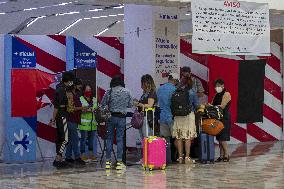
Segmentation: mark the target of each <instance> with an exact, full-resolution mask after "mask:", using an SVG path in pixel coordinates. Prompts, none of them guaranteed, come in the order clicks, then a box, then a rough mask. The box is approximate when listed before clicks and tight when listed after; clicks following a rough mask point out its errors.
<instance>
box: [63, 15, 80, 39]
mask: <svg viewBox="0 0 284 189" xmlns="http://www.w3.org/2000/svg"><path fill="white" fill-rule="evenodd" d="M81 20H82V19H81V18H80V19H78V20H76V21H75V22H73V23H72V24H70V25H69V26H67V27H66V28H64V29H63V30H62V31H61V32H59V33H58V35H61V34H63V33H64V32H66V31H67V30H68V29H70V28H71V27H73V26H74V25H75V24H77V23H78V22H80V21H81Z"/></svg>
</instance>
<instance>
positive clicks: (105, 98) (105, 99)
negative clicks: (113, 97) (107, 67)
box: [101, 90, 109, 108]
mask: <svg viewBox="0 0 284 189" xmlns="http://www.w3.org/2000/svg"><path fill="white" fill-rule="evenodd" d="M108 93H109V90H108V91H107V92H106V93H105V94H104V96H103V99H102V102H101V105H102V108H105V107H106V106H107V102H108V100H109V94H108Z"/></svg>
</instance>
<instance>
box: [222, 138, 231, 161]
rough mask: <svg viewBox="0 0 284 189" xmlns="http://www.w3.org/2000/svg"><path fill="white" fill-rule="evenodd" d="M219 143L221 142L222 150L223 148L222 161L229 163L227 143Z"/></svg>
mask: <svg viewBox="0 0 284 189" xmlns="http://www.w3.org/2000/svg"><path fill="white" fill-rule="evenodd" d="M220 142H221V145H222V148H223V153H224V156H223V157H224V158H223V160H224V161H229V150H228V143H227V141H220Z"/></svg>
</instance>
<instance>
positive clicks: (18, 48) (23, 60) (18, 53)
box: [12, 37, 36, 68]
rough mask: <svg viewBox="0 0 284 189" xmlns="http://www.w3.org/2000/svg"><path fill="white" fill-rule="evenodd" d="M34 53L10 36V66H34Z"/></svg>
mask: <svg viewBox="0 0 284 189" xmlns="http://www.w3.org/2000/svg"><path fill="white" fill-rule="evenodd" d="M35 67H36V53H35V52H34V51H33V50H31V49H30V48H29V47H27V46H25V45H24V44H22V43H21V42H20V41H19V40H17V39H16V38H15V37H12V68H35Z"/></svg>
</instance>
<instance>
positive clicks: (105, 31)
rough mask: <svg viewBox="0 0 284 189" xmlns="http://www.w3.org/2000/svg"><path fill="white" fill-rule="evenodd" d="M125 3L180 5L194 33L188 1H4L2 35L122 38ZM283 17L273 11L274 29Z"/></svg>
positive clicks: (185, 28)
mask: <svg viewBox="0 0 284 189" xmlns="http://www.w3.org/2000/svg"><path fill="white" fill-rule="evenodd" d="M255 1H257V0H255ZM278 1H279V2H280V0H278ZM282 1H283V3H284V0H281V2H282ZM281 2H280V3H279V7H281V6H280V5H281ZM124 3H137V4H151V5H162V6H177V7H179V8H180V18H181V20H182V21H181V33H183V34H186V33H190V32H191V15H190V3H189V1H188V0H180V1H174V0H104V1H103V0H0V34H5V33H13V34H27V35H36V34H63V35H73V36H94V35H98V34H100V35H104V36H118V37H121V36H123V34H124V31H123V21H124V14H123V13H124V9H123V4H124ZM283 9H284V5H283ZM283 18H284V13H283V11H279V10H271V20H272V26H273V27H284V19H283Z"/></svg>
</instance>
